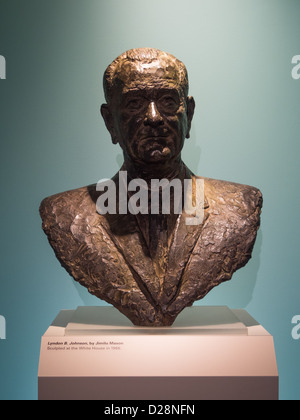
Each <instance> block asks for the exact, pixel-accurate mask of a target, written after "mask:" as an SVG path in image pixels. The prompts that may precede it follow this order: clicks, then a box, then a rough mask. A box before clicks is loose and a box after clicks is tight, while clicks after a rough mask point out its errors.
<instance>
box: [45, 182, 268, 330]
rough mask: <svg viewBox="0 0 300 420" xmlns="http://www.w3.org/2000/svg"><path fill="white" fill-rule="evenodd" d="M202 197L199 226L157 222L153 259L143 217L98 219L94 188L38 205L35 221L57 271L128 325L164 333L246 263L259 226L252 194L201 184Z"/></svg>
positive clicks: (176, 220) (258, 202) (181, 218)
mask: <svg viewBox="0 0 300 420" xmlns="http://www.w3.org/2000/svg"><path fill="white" fill-rule="evenodd" d="M202 179H203V178H202ZM204 189H205V206H204V220H203V223H202V224H201V225H195V226H189V225H187V224H186V223H185V219H186V217H190V215H186V214H185V212H184V211H183V212H182V214H181V215H178V216H176V217H174V216H173V218H172V216H170V218H167V219H164V223H165V228H166V231H167V232H168V234H167V238H166V242H165V244H166V245H165V246H164V247H160V248H162V249H160V251H157V252H158V253H160V255H159V257H157V258H156V257H155V252H154V253H153V244H152V245H151V244H150V242H149V235H150V237H151V232H150V233H149V229H150V231H151V228H149V226H150V225H149V223H150V224H151V219H149V217H150V216H148V215H136V216H135V215H132V214H127V215H100V214H98V213H97V211H96V201H97V198H98V197H99V194H100V192H97V191H96V185H91V186H88V187H83V188H79V189H76V190H73V191H67V192H64V193H61V194H57V195H55V196H52V197H48V198H46V199H45V200H44V201H43V202H42V204H41V208H40V214H41V217H42V220H43V229H44V231H45V233H46V234H47V236H48V239H49V242H50V244H51V246H52V247H53V249H54V252H55V254H56V256H57V258H58V259H59V261H60V262H61V264H62V266H63V267H64V268H65V269H66V270H67V271H68V272H69V274H70V275H71V276H72V277H73V278H74V279H75V280H76V281H78V282H79V283H81V284H82V285H83V286H85V287H87V288H88V290H89V292H90V293H92V294H94V295H96V296H97V297H99V298H100V299H103V300H105V301H107V302H108V303H111V304H113V305H114V306H115V307H116V308H117V309H119V310H120V311H121V312H122V313H123V314H125V315H126V316H127V317H128V318H129V319H130V320H131V321H132V322H133V323H134V324H136V325H145V326H158V325H171V324H172V323H173V322H174V320H175V318H176V316H177V315H178V314H179V313H180V312H181V311H182V310H183V309H184V308H185V307H186V306H191V305H192V304H193V302H194V301H196V300H199V299H201V298H203V297H204V296H205V295H206V294H207V293H208V292H209V291H210V290H211V289H212V288H213V287H215V286H217V285H218V284H220V283H221V282H224V281H226V280H229V279H230V278H231V277H232V274H233V273H234V272H235V271H236V270H237V269H239V268H241V267H243V266H244V265H245V264H246V263H247V262H248V260H249V259H250V258H251V253H252V249H253V246H254V243H255V239H256V234H257V230H258V228H259V224H260V213H261V207H262V195H261V193H260V191H259V190H258V189H256V188H253V187H250V186H246V185H240V184H235V183H231V182H225V181H218V180H213V179H208V178H204ZM149 220H150V222H149ZM168 224H169V225H168ZM163 234H164V232H163V231H162V232H161V235H163ZM161 237H162V236H161ZM157 241H158V244H157V245H158V248H157V249H159V241H160V239H159V238H158V239H157ZM154 242H155V241H154ZM151 248H152V249H151Z"/></svg>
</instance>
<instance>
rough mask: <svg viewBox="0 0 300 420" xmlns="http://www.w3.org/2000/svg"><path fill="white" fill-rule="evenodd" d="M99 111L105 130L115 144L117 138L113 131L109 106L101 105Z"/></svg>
mask: <svg viewBox="0 0 300 420" xmlns="http://www.w3.org/2000/svg"><path fill="white" fill-rule="evenodd" d="M100 111H101V115H102V117H103V119H104V122H105V125H106V128H107V129H108V131H109V132H110V135H111V139H112V142H113V144H117V143H118V140H117V136H116V133H115V130H114V124H113V116H112V113H111V111H110V109H109V106H108V105H107V104H103V105H101V109H100Z"/></svg>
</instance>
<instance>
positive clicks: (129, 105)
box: [125, 98, 143, 111]
mask: <svg viewBox="0 0 300 420" xmlns="http://www.w3.org/2000/svg"><path fill="white" fill-rule="evenodd" d="M142 107H143V100H142V99H139V98H135V99H129V100H128V101H127V102H126V103H125V108H126V109H127V110H129V111H138V110H140V109H141V108H142Z"/></svg>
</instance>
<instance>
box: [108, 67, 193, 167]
mask: <svg viewBox="0 0 300 420" xmlns="http://www.w3.org/2000/svg"><path fill="white" fill-rule="evenodd" d="M176 75H177V72H176V69H175V68H173V69H172V68H171V67H170V66H169V67H168V69H166V68H163V67H162V65H161V64H160V63H159V62H158V61H157V62H154V63H151V64H145V65H143V64H141V63H138V64H130V67H129V68H128V67H127V69H126V71H124V75H123V74H122V83H121V84H120V85H121V87H120V88H119V90H118V91H116V92H115V95H114V98H113V101H112V104H111V105H110V107H109V108H108V107H107V108H106V111H104V109H103V108H102V115H103V117H104V119H105V121H106V125H107V127H108V129H109V131H110V132H111V135H112V138H113V140H114V142H115V143H119V144H120V146H121V147H122V149H123V151H124V156H125V160H126V159H130V160H132V161H133V162H135V163H139V164H144V165H145V164H154V163H156V164H163V163H172V162H173V161H175V160H176V159H177V158H178V157H179V156H180V153H181V150H182V148H183V144H184V140H185V138H186V137H188V136H189V130H190V124H191V120H192V117H193V112H194V101H193V98H186V97H185V95H184V93H183V91H182V88H181V86H180V85H179V83H178V79H177V77H176ZM105 114H106V116H105Z"/></svg>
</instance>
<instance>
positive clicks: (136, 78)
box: [103, 48, 189, 104]
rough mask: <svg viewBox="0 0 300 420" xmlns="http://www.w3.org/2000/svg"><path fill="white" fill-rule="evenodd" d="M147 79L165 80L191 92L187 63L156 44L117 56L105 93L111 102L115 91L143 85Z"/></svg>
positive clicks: (106, 78) (108, 71)
mask: <svg viewBox="0 0 300 420" xmlns="http://www.w3.org/2000/svg"><path fill="white" fill-rule="evenodd" d="M145 79H147V84H148V86H150V85H151V83H157V81H158V80H162V79H163V80H164V83H169V85H170V86H172V87H175V88H177V89H178V90H179V91H181V93H182V95H183V96H185V97H187V95H188V88H189V84H188V74H187V70H186V67H185V65H184V64H183V63H182V62H181V61H179V60H178V59H177V58H176V57H174V56H173V55H171V54H168V53H166V52H163V51H160V50H158V49H154V48H137V49H132V50H129V51H126V52H125V53H123V54H121V55H120V56H119V57H118V58H116V59H115V60H114V61H113V62H112V64H110V66H108V68H107V69H106V71H105V73H104V78H103V86H104V93H105V98H106V101H107V103H108V104H109V103H110V102H111V100H112V97H113V93H114V92H119V91H120V90H122V89H123V88H124V86H127V87H128V86H134V87H135V88H143V86H144V85H145Z"/></svg>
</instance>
